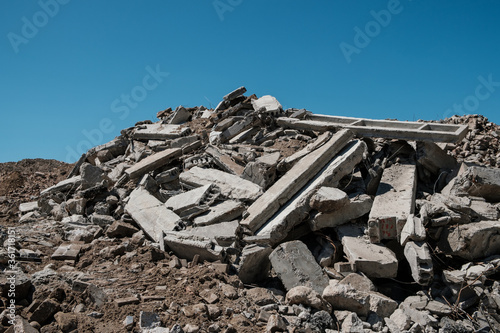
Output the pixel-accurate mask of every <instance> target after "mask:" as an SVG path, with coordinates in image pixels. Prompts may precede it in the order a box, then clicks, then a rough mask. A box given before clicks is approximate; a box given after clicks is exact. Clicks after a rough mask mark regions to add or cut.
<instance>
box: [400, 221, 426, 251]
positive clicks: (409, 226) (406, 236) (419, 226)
mask: <svg viewBox="0 0 500 333" xmlns="http://www.w3.org/2000/svg"><path fill="white" fill-rule="evenodd" d="M426 236H427V233H426V232H425V227H424V224H423V223H422V219H420V218H419V217H416V216H415V215H413V214H410V215H408V218H407V219H406V223H405V225H404V227H403V230H401V239H400V243H401V245H403V246H404V245H405V244H406V242H408V241H410V240H412V241H416V242H420V241H424V240H425V237H426Z"/></svg>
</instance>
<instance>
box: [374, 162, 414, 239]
mask: <svg viewBox="0 0 500 333" xmlns="http://www.w3.org/2000/svg"><path fill="white" fill-rule="evenodd" d="M416 191H417V174H416V166H415V165H414V164H394V165H392V166H390V167H389V168H386V169H385V170H384V173H383V174H382V179H381V180H380V184H379V186H378V190H377V195H376V197H375V200H374V201H373V206H372V209H371V212H370V216H369V221H368V234H369V236H370V241H371V242H372V243H380V241H381V240H382V239H400V235H401V230H402V229H403V227H404V225H405V223H406V220H407V218H408V216H409V215H410V214H413V212H414V209H415V196H416Z"/></svg>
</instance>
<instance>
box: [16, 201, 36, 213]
mask: <svg viewBox="0 0 500 333" xmlns="http://www.w3.org/2000/svg"><path fill="white" fill-rule="evenodd" d="M34 210H38V201H32V202H24V203H22V204H20V205H19V212H20V213H21V214H26V213H29V212H32V211H34Z"/></svg>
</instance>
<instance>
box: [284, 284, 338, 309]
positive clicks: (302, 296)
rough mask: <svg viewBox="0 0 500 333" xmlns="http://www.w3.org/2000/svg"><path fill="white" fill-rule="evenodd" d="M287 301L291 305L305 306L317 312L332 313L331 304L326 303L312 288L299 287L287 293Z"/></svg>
mask: <svg viewBox="0 0 500 333" xmlns="http://www.w3.org/2000/svg"><path fill="white" fill-rule="evenodd" d="M286 301H287V302H288V304H290V305H292V304H303V305H305V306H309V307H312V308H315V309H317V310H325V311H327V312H332V307H331V305H330V303H328V302H327V301H325V300H324V299H323V297H322V296H321V295H320V294H319V293H317V292H316V291H314V290H313V289H312V288H309V287H306V286H297V287H293V288H292V289H290V290H289V291H288V292H287V293H286Z"/></svg>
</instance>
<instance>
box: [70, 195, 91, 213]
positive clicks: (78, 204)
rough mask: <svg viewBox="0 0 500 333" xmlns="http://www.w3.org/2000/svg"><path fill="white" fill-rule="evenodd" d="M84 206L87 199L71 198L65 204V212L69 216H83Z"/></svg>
mask: <svg viewBox="0 0 500 333" xmlns="http://www.w3.org/2000/svg"><path fill="white" fill-rule="evenodd" d="M86 205H87V199H85V198H71V199H69V200H68V201H67V202H66V210H67V211H68V213H69V214H70V215H83V214H84V213H85V206H86Z"/></svg>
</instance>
